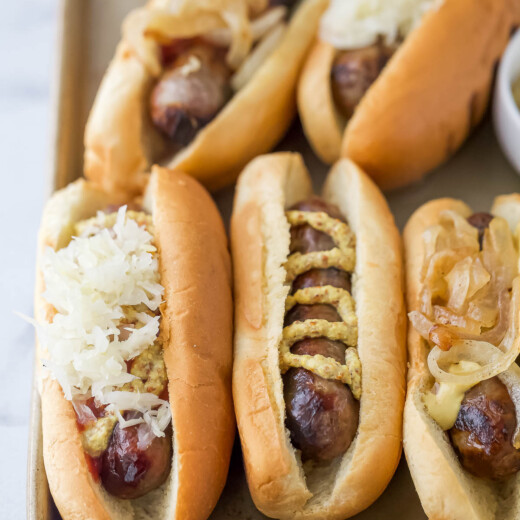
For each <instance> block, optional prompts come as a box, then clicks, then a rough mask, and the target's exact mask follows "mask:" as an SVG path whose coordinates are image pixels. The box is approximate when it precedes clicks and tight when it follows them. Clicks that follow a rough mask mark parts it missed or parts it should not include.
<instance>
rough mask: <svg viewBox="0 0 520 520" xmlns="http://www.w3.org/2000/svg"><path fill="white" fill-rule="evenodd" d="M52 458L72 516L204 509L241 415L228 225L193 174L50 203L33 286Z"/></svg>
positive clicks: (54, 479)
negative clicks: (131, 194)
mask: <svg viewBox="0 0 520 520" xmlns="http://www.w3.org/2000/svg"><path fill="white" fill-rule="evenodd" d="M35 312H36V327H37V330H38V357H39V360H40V365H39V367H40V368H39V370H40V372H39V376H40V377H39V383H40V385H39V386H40V393H41V404H42V435H43V458H44V464H45V471H46V475H47V479H48V482H49V488H50V491H51V493H52V496H53V499H54V502H55V504H56V506H57V508H58V510H59V512H60V515H61V518H63V519H64V520H68V519H71V520H72V519H75V520H76V519H87V518H88V519H99V520H106V519H122V518H149V517H153V518H158V519H171V520H173V519H179V520H180V519H186V518H192V519H200V520H203V519H205V518H207V517H208V516H209V515H210V513H211V511H212V509H213V507H214V506H215V504H216V502H217V500H218V497H219V496H220V493H221V491H222V489H223V487H224V484H225V481H226V476H227V470H228V464H229V459H230V455H231V448H232V445H233V439H234V432H235V421H234V414H233V406H232V401H231V362H232V352H231V348H232V345H231V342H232V337H231V335H232V295H231V269H230V258H229V254H228V251H227V244H226V235H225V231H224V226H223V225H222V221H221V219H220V216H219V214H218V210H217V209H216V207H215V205H214V204H213V202H212V200H211V197H210V196H209V195H208V193H207V192H206V191H205V190H204V189H203V188H202V187H201V186H200V185H199V184H198V183H197V182H196V181H195V180H194V179H192V178H191V177H189V176H187V175H185V174H181V173H177V172H170V171H167V170H165V169H161V168H158V167H156V168H154V171H153V172H152V174H151V176H150V182H149V185H148V186H147V189H146V192H145V194H144V197H139V198H136V199H128V198H127V197H125V196H124V195H120V194H108V193H106V192H104V191H101V190H100V189H98V188H97V187H94V186H93V185H92V184H91V183H89V182H88V181H84V180H78V181H76V182H74V183H72V184H71V185H69V186H68V187H67V188H65V189H63V190H61V191H59V192H57V193H56V194H54V195H53V196H52V198H51V199H50V201H49V202H48V204H47V206H46V208H45V211H44V215H43V220H42V226H41V229H40V235H39V252H38V270H37V287H36V295H35Z"/></svg>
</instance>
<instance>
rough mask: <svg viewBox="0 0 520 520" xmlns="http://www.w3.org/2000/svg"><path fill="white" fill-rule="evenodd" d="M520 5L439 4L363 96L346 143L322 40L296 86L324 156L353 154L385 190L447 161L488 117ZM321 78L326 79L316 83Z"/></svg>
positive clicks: (492, 1) (507, 0) (506, 1)
mask: <svg viewBox="0 0 520 520" xmlns="http://www.w3.org/2000/svg"><path fill="white" fill-rule="evenodd" d="M516 4H517V2H515V0H481V1H479V2H474V1H473V0H444V2H443V3H442V4H441V5H440V6H439V7H438V8H433V9H432V10H431V11H430V12H429V13H427V14H426V15H425V16H424V19H423V21H422V23H421V25H420V26H419V27H418V28H417V29H416V30H415V31H413V32H412V33H411V34H410V35H409V36H408V37H407V38H406V39H405V41H404V42H403V44H402V45H401V46H400V47H399V49H398V50H397V52H396V53H395V54H394V56H393V57H392V59H391V60H390V62H389V63H388V65H387V66H386V67H385V68H384V69H383V71H382V72H381V74H380V76H379V77H378V79H377V80H376V81H375V82H374V83H373V85H372V86H371V87H370V88H369V90H368V91H367V93H366V94H365V96H364V97H363V99H362V100H361V102H360V104H359V105H358V107H357V108H356V111H355V112H354V115H353V117H352V118H351V120H350V121H349V123H348V125H347V126H346V130H345V132H344V134H343V142H342V145H341V147H340V148H341V149H339V148H337V145H336V143H337V131H338V129H337V126H338V123H337V121H338V120H337V114H336V113H335V109H334V106H331V103H332V97H331V93H330V66H329V68H328V70H325V66H326V64H325V63H324V62H325V60H322V61H320V60H318V59H315V56H316V54H317V53H320V52H323V51H320V50H319V46H320V45H321V46H323V45H326V44H323V43H321V42H318V43H317V44H316V46H315V48H314V49H313V50H312V51H311V53H310V56H309V59H308V61H307V63H306V64H305V68H304V73H303V74H302V76H301V79H300V85H299V87H298V90H299V98H298V106H299V110H300V114H301V115H302V121H303V124H304V127H305V132H306V134H307V136H308V137H309V139H310V141H311V143H312V146H313V148H314V149H315V150H316V152H317V153H318V155H319V156H320V157H321V158H322V159H324V160H326V161H327V162H331V161H332V160H335V159H336V158H337V157H338V156H339V155H340V154H341V156H343V157H350V158H351V159H352V160H353V161H355V162H356V163H357V164H358V165H359V166H360V167H361V168H362V169H363V170H364V171H365V172H366V173H368V174H369V175H370V176H371V177H372V178H373V179H374V180H375V181H376V183H377V184H378V185H379V186H380V187H381V188H383V189H391V188H396V187H399V186H404V185H406V184H408V183H410V182H412V181H414V180H417V179H419V178H420V177H422V176H423V175H424V174H425V173H427V172H428V171H429V170H431V169H433V168H435V167H436V166H438V165H439V164H440V163H442V162H443V161H445V160H446V159H447V158H448V157H450V156H451V155H452V154H453V152H454V151H455V150H456V149H457V148H458V147H459V146H460V145H461V144H462V142H463V141H464V139H465V138H466V137H467V136H468V134H469V132H470V131H471V130H472V128H473V127H474V126H475V125H476V124H477V123H478V122H479V121H480V120H481V119H482V116H483V114H484V112H485V109H486V106H487V103H488V99H489V92H490V86H491V82H492V79H493V71H494V67H495V65H496V63H497V61H498V59H499V58H500V55H501V54H502V51H503V49H504V48H505V46H506V44H507V41H508V39H509V35H510V33H511V30H512V28H513V25H514V23H515V22H517V21H518V12H514V10H516V11H518V6H517V5H516ZM327 59H328V60H329V62H331V61H332V57H331V56H330V51H329V54H328V57H327ZM321 78H323V80H322V79H321ZM318 81H325V83H323V84H322V85H321V86H320V87H319V88H318V87H317V86H316V89H315V90H313V89H312V85H313V84H316V85H317V83H318ZM316 129H319V131H318V130H316ZM327 141H330V142H332V143H333V145H331V146H330V149H329V148H327V144H326V143H327ZM333 152H336V153H333Z"/></svg>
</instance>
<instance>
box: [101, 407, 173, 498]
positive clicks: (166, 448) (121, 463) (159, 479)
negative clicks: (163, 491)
mask: <svg viewBox="0 0 520 520" xmlns="http://www.w3.org/2000/svg"><path fill="white" fill-rule="evenodd" d="M136 416H137V412H127V413H126V414H125V419H127V420H128V419H132V418H135V417H136ZM142 426H143V425H142V424H138V425H134V426H129V427H127V428H121V427H120V425H119V424H116V426H115V428H114V431H113V433H112V437H111V438H110V441H109V443H108V447H107V449H106V451H105V453H104V454H103V462H102V466H101V472H100V476H101V480H102V482H103V485H104V486H105V489H106V490H107V491H108V492H109V493H111V494H112V495H115V496H116V497H119V498H138V497H140V496H143V495H145V494H146V493H148V492H149V491H151V490H152V489H155V488H157V487H159V486H160V485H161V484H162V483H163V482H164V481H165V480H166V478H167V477H168V475H169V473H170V465H171V458H172V433H171V428H168V429H167V430H166V431H165V432H164V433H165V435H164V437H155V436H153V437H151V438H150V439H148V440H146V439H143V438H140V435H139V428H140V427H142Z"/></svg>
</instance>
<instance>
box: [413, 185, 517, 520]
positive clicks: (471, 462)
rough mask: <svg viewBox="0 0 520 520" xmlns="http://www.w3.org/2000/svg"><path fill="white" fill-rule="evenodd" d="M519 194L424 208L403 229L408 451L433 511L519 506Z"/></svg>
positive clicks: (458, 513)
mask: <svg viewBox="0 0 520 520" xmlns="http://www.w3.org/2000/svg"><path fill="white" fill-rule="evenodd" d="M519 222H520V196H519V195H518V194H513V195H505V196H500V197H497V198H496V199H495V201H494V203H493V206H492V208H491V211H490V212H489V213H485V212H482V213H474V212H473V211H472V210H471V209H470V208H469V207H468V206H467V205H466V204H465V203H463V202H462V201H460V200H455V199H438V200H434V201H431V202H428V203H426V204H424V205H423V206H422V207H421V208H419V209H418V210H417V211H416V212H415V213H414V214H413V215H412V217H411V218H410V220H409V221H408V223H407V225H406V228H405V231H404V243H405V252H406V277H407V300H408V311H409V314H408V316H409V319H410V327H409V332H408V355H409V363H410V368H409V371H408V393H407V398H406V404H405V411H404V448H405V453H406V458H407V461H408V465H409V467H410V472H411V474H412V478H413V480H414V483H415V487H416V489H417V492H418V494H419V498H420V499H421V503H422V505H423V508H424V511H425V513H426V514H427V516H428V517H429V518H450V519H454V520H457V519H461V520H462V519H464V520H487V519H490V520H491V519H495V518H500V519H503V520H509V519H513V518H518V515H519V514H520V506H519V504H520V502H519V500H520V473H519V470H520V428H519V426H520V421H519V419H520V369H519V368H518V365H517V364H516V362H515V360H516V358H517V356H518V355H519V353H520V273H519V256H518V243H519V242H518V240H519V237H520V227H519Z"/></svg>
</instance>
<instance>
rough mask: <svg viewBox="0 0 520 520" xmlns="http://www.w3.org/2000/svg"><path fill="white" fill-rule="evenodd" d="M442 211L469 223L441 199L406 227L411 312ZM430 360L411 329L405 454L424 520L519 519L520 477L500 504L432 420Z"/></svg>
mask: <svg viewBox="0 0 520 520" xmlns="http://www.w3.org/2000/svg"><path fill="white" fill-rule="evenodd" d="M499 199H500V198H498V199H497V200H499ZM502 199H503V201H504V203H505V202H507V203H508V204H509V203H512V202H514V201H512V199H511V197H503V198H502ZM444 210H451V211H455V212H456V213H459V214H460V215H462V216H464V217H466V218H467V217H468V216H469V215H471V213H472V210H471V209H470V208H469V207H468V206H467V205H466V204H464V203H463V202H462V201H459V200H454V199H448V198H446V199H438V200H433V201H431V202H428V203H426V204H424V205H423V206H421V207H420V208H419V209H418V210H417V211H415V213H414V214H413V215H412V217H411V218H410V220H409V221H408V223H407V224H406V227H405V230H404V235H403V238H404V245H405V262H406V282H407V292H406V297H407V304H408V311H412V310H419V309H420V292H421V289H422V284H421V280H420V273H421V269H422V265H423V262H424V249H423V238H422V236H423V232H424V230H425V229H426V228H428V227H429V226H432V225H435V224H436V223H438V222H439V215H440V213H441V212H442V211H444ZM506 211H507V210H506ZM427 355H428V348H427V346H426V345H425V342H424V341H423V340H422V339H421V337H420V336H419V334H418V333H417V331H416V330H415V329H414V328H413V327H411V326H410V327H409V329H408V356H409V370H408V392H407V397H406V404H405V409H404V449H405V454H406V459H407V462H408V466H409V468H410V473H411V475H412V478H413V481H414V484H415V487H416V489H417V493H418V495H419V498H420V499H421V504H422V506H423V509H424V511H425V513H426V515H427V516H428V517H429V518H433V519H453V520H492V519H495V518H500V519H502V520H506V519H507V520H512V519H513V518H518V516H517V514H518V493H519V487H518V477H516V479H515V478H514V479H511V480H510V481H509V482H507V483H504V484H500V486H501V487H502V490H501V494H502V496H503V497H508V499H509V500H510V501H509V503H508V502H507V501H506V500H504V502H502V503H501V502H500V501H499V500H498V493H497V488H496V487H493V485H490V484H489V483H487V482H486V481H484V480H483V479H479V478H476V477H473V476H472V475H470V474H469V473H468V472H466V471H465V470H464V469H463V468H462V466H461V465H460V463H459V461H458V458H457V456H456V454H455V451H454V449H453V447H452V445H451V443H450V441H449V439H448V437H447V436H446V434H445V433H444V432H443V431H442V430H441V428H440V427H439V426H438V425H437V423H436V422H435V421H434V420H433V419H432V418H431V417H430V416H429V415H428V413H427V411H426V409H425V407H424V404H423V400H422V397H423V395H424V392H425V391H426V390H428V389H429V388H431V386H432V384H433V378H432V377H431V375H430V373H429V370H428V366H427ZM515 480H516V481H515ZM504 504H505V506H504Z"/></svg>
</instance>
